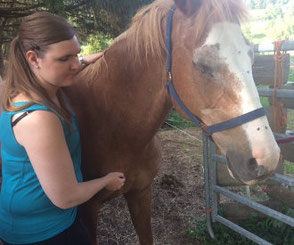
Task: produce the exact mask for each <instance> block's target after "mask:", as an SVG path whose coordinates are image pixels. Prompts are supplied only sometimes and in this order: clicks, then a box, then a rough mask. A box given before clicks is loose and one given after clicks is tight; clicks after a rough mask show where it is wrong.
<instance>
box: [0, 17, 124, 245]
mask: <svg viewBox="0 0 294 245" xmlns="http://www.w3.org/2000/svg"><path fill="white" fill-rule="evenodd" d="M79 52H80V46H79V43H78V40H77V37H76V33H75V31H74V29H73V27H72V26H71V25H70V24H68V23H67V21H66V20H65V19H63V18H61V17H59V16H55V15H53V14H50V13H46V12H40V13H35V14H32V15H30V16H27V17H25V18H24V20H23V22H22V23H21V25H20V29H19V34H18V36H17V37H16V38H15V39H14V40H13V41H12V43H11V48H10V56H9V64H8V67H7V72H6V76H5V78H4V81H5V90H4V94H3V98H2V113H1V116H0V128H1V131H0V141H1V156H2V174H3V183H2V190H1V194H0V238H1V239H2V240H3V241H4V244H48V245H49V244H54V245H58V244H68V245H74V244H89V242H88V241H87V236H86V234H85V232H84V231H83V227H81V225H80V224H79V222H78V220H77V219H76V213H77V208H76V206H77V205H79V204H82V203H84V202H86V201H87V200H89V199H90V198H91V197H93V196H94V195H95V194H96V193H97V192H98V191H100V190H102V189H103V188H106V189H108V190H110V191H116V190H119V189H120V188H121V187H122V186H123V185H124V182H125V177H124V175H123V173H118V172H115V173H110V174H108V175H106V176H104V177H102V178H99V179H94V180H91V181H86V182H82V175H81V169H80V164H81V150H80V136H79V131H78V126H77V121H76V117H75V115H74V113H73V112H72V111H71V109H70V106H69V105H68V104H67V102H66V99H65V97H64V95H63V93H62V87H66V86H70V85H71V84H73V83H74V78H75V76H76V75H77V73H78V72H79V71H80V70H81V69H82V67H83V65H82V64H81V63H80V62H79V59H78V57H77V54H78V53H79ZM99 56H101V54H95V55H89V56H86V57H85V58H84V59H85V62H86V63H90V62H94V61H95V60H96V59H98V58H99ZM97 164H99V163H97Z"/></svg>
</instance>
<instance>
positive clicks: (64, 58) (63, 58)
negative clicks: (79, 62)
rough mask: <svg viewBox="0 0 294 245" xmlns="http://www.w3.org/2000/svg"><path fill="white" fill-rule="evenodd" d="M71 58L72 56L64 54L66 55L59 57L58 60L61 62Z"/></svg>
mask: <svg viewBox="0 0 294 245" xmlns="http://www.w3.org/2000/svg"><path fill="white" fill-rule="evenodd" d="M69 58H70V56H64V57H61V58H59V59H58V60H59V61H61V62H66V61H68V60H69Z"/></svg>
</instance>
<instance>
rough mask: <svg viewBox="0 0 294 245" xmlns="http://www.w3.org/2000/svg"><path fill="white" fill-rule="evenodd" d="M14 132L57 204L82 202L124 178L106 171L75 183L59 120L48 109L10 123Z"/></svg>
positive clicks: (117, 186)
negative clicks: (101, 174) (95, 177)
mask: <svg viewBox="0 0 294 245" xmlns="http://www.w3.org/2000/svg"><path fill="white" fill-rule="evenodd" d="M14 133H15V137H16V139H17V141H18V142H19V143H20V144H21V145H23V146H24V148H25V149H26V151H27V153H28V156H29V158H30V160H31V163H32V165H33V168H34V170H35V172H36V174H37V177H38V179H39V181H40V183H41V186H42V188H43V190H44V192H45V193H46V195H47V196H48V198H49V199H50V200H51V201H52V203H54V204H55V205H56V206H57V207H59V208H62V209H67V208H71V207H74V206H77V205H79V204H81V203H84V202H86V201H87V200H89V199H90V198H91V197H92V196H94V195H95V194H96V193H97V192H98V191H100V190H102V189H103V188H107V189H109V190H112V191H115V190H119V189H120V188H121V187H122V186H123V184H124V182H125V178H124V175H123V174H122V173H110V174H108V175H106V176H105V177H102V178H99V179H94V180H91V181H86V182H82V183H78V182H77V179H76V176H75V172H74V167H73V162H72V159H71V156H70V153H69V150H68V147H67V144H66V141H65V137H64V133H63V129H62V125H61V122H60V120H59V119H58V117H57V116H56V115H55V114H54V113H52V112H47V111H35V112H33V113H31V114H30V115H28V116H26V117H25V118H23V119H22V120H21V121H20V122H19V123H18V124H17V125H16V126H15V127H14Z"/></svg>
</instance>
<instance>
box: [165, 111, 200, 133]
mask: <svg viewBox="0 0 294 245" xmlns="http://www.w3.org/2000/svg"><path fill="white" fill-rule="evenodd" d="M166 122H167V123H169V124H171V125H173V126H176V127H177V128H180V129H184V128H190V127H194V126H195V124H194V123H193V122H191V121H188V120H186V119H184V118H183V117H182V116H181V115H180V114H179V113H178V112H177V111H176V110H172V111H171V112H170V113H169V115H168V117H167V119H166Z"/></svg>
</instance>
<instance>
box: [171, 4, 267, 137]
mask: <svg viewBox="0 0 294 245" xmlns="http://www.w3.org/2000/svg"><path fill="white" fill-rule="evenodd" d="M175 10H176V7H174V8H173V9H172V10H171V11H170V13H169V16H168V20H167V25H166V48H167V58H166V59H167V60H166V70H167V81H166V87H167V89H168V92H169V94H170V95H171V96H173V98H174V100H175V101H176V102H177V104H178V105H179V106H180V108H181V109H182V110H183V111H184V112H185V113H186V115H187V116H188V117H189V118H190V119H191V120H192V121H193V122H194V123H195V124H196V125H197V126H198V127H200V128H201V129H202V130H203V131H204V133H205V134H206V135H207V136H211V135H212V134H213V133H216V132H220V131H224V130H227V129H230V128H234V127H237V126H240V125H242V124H244V123H247V122H250V121H252V120H254V119H256V118H259V117H262V116H265V115H266V110H265V109H264V108H263V107H261V108H258V109H256V110H253V111H250V112H248V113H245V114H243V115H241V116H238V117H235V118H233V119H230V120H228V121H224V122H221V123H216V124H214V125H211V126H207V125H206V124H205V123H203V122H202V121H201V120H200V119H199V118H197V117H196V116H195V115H194V114H193V113H192V112H191V111H190V110H189V109H188V108H187V107H186V106H185V105H184V103H183V102H182V100H181V99H180V97H179V96H178V94H177V91H176V90H175V87H174V84H173V80H172V73H171V66H172V58H171V53H172V43H171V32H172V22H173V15H174V12H175Z"/></svg>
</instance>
